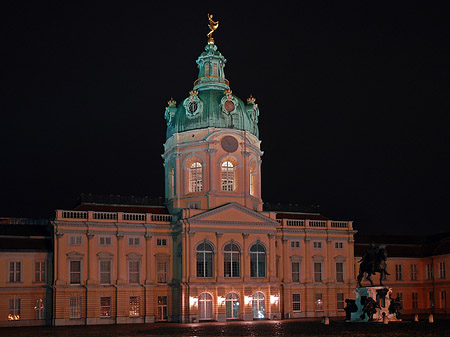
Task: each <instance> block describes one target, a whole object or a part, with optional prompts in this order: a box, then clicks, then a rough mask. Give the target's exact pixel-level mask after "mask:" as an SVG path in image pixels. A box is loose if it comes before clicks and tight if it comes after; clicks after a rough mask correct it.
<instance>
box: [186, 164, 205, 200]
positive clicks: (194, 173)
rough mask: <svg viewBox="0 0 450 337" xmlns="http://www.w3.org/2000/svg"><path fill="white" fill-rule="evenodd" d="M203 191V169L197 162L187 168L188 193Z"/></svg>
mask: <svg viewBox="0 0 450 337" xmlns="http://www.w3.org/2000/svg"><path fill="white" fill-rule="evenodd" d="M201 191H203V167H202V164H200V163H199V162H198V161H196V162H194V163H192V164H191V166H190V167H189V192H201Z"/></svg>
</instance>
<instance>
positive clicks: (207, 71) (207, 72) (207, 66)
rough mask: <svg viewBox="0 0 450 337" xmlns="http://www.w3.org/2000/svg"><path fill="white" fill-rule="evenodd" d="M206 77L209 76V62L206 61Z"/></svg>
mask: <svg viewBox="0 0 450 337" xmlns="http://www.w3.org/2000/svg"><path fill="white" fill-rule="evenodd" d="M205 77H209V63H205Z"/></svg>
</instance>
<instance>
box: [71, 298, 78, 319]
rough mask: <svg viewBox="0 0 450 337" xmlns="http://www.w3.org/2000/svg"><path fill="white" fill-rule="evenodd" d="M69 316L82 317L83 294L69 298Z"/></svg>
mask: <svg viewBox="0 0 450 337" xmlns="http://www.w3.org/2000/svg"><path fill="white" fill-rule="evenodd" d="M69 318H81V296H74V297H71V298H70V299H69Z"/></svg>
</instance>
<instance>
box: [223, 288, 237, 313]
mask: <svg viewBox="0 0 450 337" xmlns="http://www.w3.org/2000/svg"><path fill="white" fill-rule="evenodd" d="M225 306H226V313H227V318H228V319H236V318H239V296H238V295H237V294H236V293H229V294H228V295H227V297H226V300H225Z"/></svg>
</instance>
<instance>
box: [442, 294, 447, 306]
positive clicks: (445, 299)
mask: <svg viewBox="0 0 450 337" xmlns="http://www.w3.org/2000/svg"><path fill="white" fill-rule="evenodd" d="M446 308H447V291H445V290H442V291H441V309H446Z"/></svg>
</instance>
